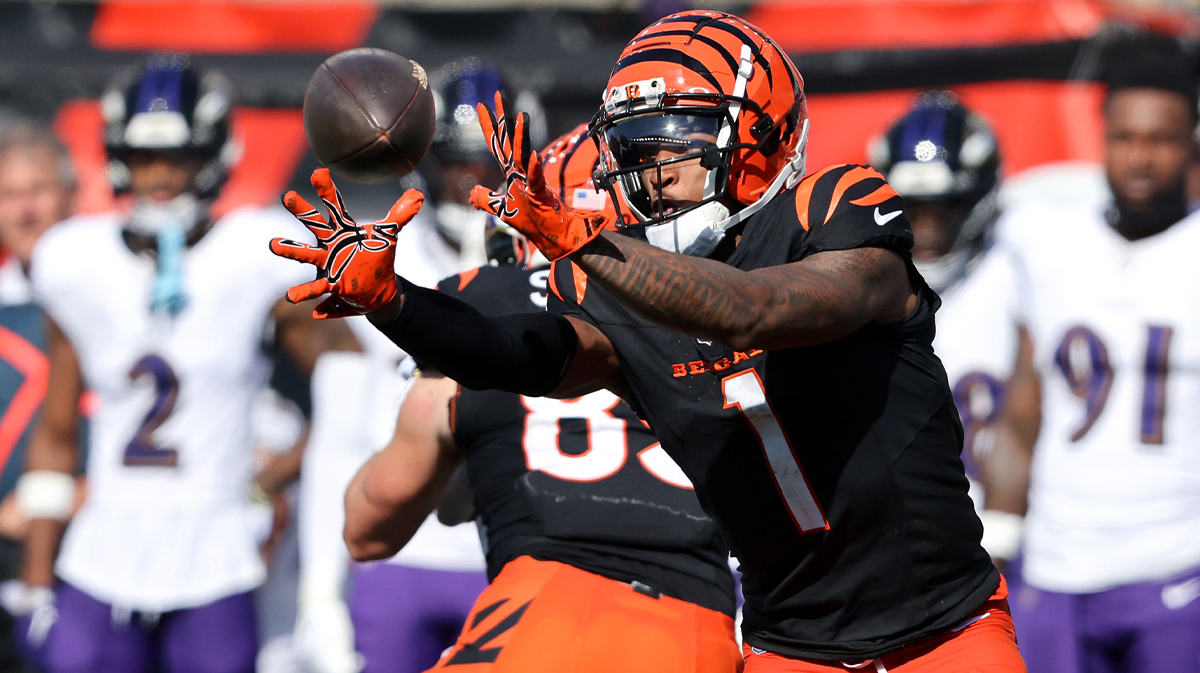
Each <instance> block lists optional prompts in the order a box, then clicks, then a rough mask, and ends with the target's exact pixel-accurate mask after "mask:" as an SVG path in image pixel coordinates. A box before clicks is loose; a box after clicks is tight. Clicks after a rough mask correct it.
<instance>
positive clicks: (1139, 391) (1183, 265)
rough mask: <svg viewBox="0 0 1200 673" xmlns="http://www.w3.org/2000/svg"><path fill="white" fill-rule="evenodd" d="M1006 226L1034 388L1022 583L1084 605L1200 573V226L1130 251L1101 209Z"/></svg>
mask: <svg viewBox="0 0 1200 673" xmlns="http://www.w3.org/2000/svg"><path fill="white" fill-rule="evenodd" d="M1005 219H1006V220H1007V222H1006V223H1005V226H1004V227H1002V233H1003V235H1004V238H1005V241H1006V245H1009V246H1010V247H1011V248H1012V249H1013V250H1014V251H1015V253H1016V259H1017V261H1018V263H1019V268H1020V269H1021V271H1022V275H1023V277H1024V280H1023V282H1024V285H1025V294H1026V305H1025V314H1026V318H1027V325H1028V327H1029V329H1030V335H1031V337H1032V339H1033V343H1034V349H1035V353H1036V355H1035V357H1036V365H1037V369H1038V371H1039V373H1040V375H1041V379H1042V426H1041V433H1040V435H1039V438H1038V443H1037V447H1036V450H1035V453H1034V463H1033V473H1032V483H1031V487H1030V500H1029V512H1028V515H1027V518H1026V527H1025V531H1026V539H1025V545H1026V546H1025V553H1026V560H1025V566H1024V568H1025V571H1024V572H1025V577H1026V579H1027V580H1028V581H1029V583H1030V584H1032V585H1033V586H1035V587H1038V588H1042V589H1046V590H1050V591H1060V592H1070V593H1085V592H1094V591H1101V590H1104V589H1108V588H1111V587H1114V586H1118V585H1122V584H1129V583H1134V582H1143V581H1152V580H1155V579H1161V578H1166V577H1170V576H1172V575H1175V574H1177V573H1180V572H1183V571H1185V570H1187V569H1190V568H1193V567H1195V566H1197V565H1200V414H1197V413H1196V411H1195V410H1196V409H1200V303H1197V302H1196V301H1195V292H1196V288H1197V287H1200V265H1197V264H1196V263H1195V261H1194V260H1193V259H1192V258H1193V257H1194V255H1195V251H1196V250H1197V249H1200V214H1193V215H1191V216H1189V217H1187V218H1185V219H1184V220H1182V221H1181V222H1179V223H1177V224H1175V225H1174V226H1172V227H1171V228H1170V229H1168V230H1167V231H1165V232H1163V233H1160V234H1158V235H1155V236H1151V237H1150V238H1146V239H1143V240H1141V241H1136V242H1130V241H1128V240H1126V239H1125V238H1123V237H1121V236H1120V235H1119V234H1117V233H1116V231H1115V230H1113V229H1112V228H1111V227H1110V226H1109V225H1108V223H1107V221H1106V219H1105V217H1104V211H1103V208H1102V207H1096V206H1088V205H1082V206H1080V205H1076V206H1072V207H1066V206H1050V205H1031V206H1029V207H1026V208H1022V209H1020V210H1017V211H1013V212H1011V213H1009V214H1007V215H1006V218H1005Z"/></svg>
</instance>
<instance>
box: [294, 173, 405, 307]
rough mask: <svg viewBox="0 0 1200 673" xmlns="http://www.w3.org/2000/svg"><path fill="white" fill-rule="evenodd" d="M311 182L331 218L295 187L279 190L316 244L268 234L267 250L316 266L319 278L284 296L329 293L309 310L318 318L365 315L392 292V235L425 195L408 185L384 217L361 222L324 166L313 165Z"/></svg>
mask: <svg viewBox="0 0 1200 673" xmlns="http://www.w3.org/2000/svg"><path fill="white" fill-rule="evenodd" d="M312 184H313V187H316V188H317V194H318V195H319V196H320V197H321V201H323V202H324V204H325V210H326V212H328V213H329V220H326V219H325V218H324V217H322V215H321V213H319V212H318V211H317V209H316V208H314V207H313V206H312V205H311V204H309V202H308V201H306V200H305V199H304V197H302V196H300V195H299V194H297V193H296V192H294V191H290V192H288V193H286V194H284V195H283V206H284V207H285V208H287V209H288V210H289V211H291V213H292V214H293V215H295V216H296V219H298V220H300V222H301V223H302V224H303V225H304V226H305V227H308V230H309V231H311V232H312V233H313V235H314V236H316V237H317V243H316V245H308V244H306V243H300V242H299V241H291V240H288V239H286V238H276V239H272V240H271V252H273V253H275V254H276V255H279V256H280V257H286V258H288V259H294V260H296V261H297V262H304V263H306V264H312V265H313V266H315V267H317V279H316V280H313V281H310V282H308V283H303V284H301V285H297V286H295V287H293V288H292V289H290V290H288V293H287V298H288V301H290V302H292V303H293V304H298V303H300V302H302V301H306V300H308V299H313V298H315V297H319V296H321V295H323V294H325V293H329V297H328V298H327V299H325V301H323V302H321V303H320V304H318V305H317V307H316V309H314V310H313V317H314V318H317V319H323V318H342V317H345V316H348V315H363V314H367V313H371V312H373V311H377V310H379V309H381V308H383V307H384V306H386V305H387V303H388V302H390V301H391V300H392V299H393V298H395V296H396V274H395V270H394V269H393V266H394V264H395V259H396V235H397V234H398V233H400V229H401V228H403V227H404V225H406V224H408V222H409V220H411V219H412V218H413V217H414V216H415V215H416V214H417V211H419V210H420V209H421V204H422V203H423V202H424V200H425V196H424V195H423V194H421V192H419V191H417V190H415V189H410V190H408V191H407V192H405V193H404V195H403V196H401V197H400V200H398V201H396V203H395V205H393V206H392V209H391V210H389V211H388V214H387V217H384V218H383V219H382V220H380V221H378V222H374V223H371V224H362V225H360V224H358V223H357V222H355V221H354V219H353V218H351V217H350V214H349V213H347V212H346V204H345V203H344V202H343V201H342V194H341V192H339V191H338V189H337V187H336V186H334V184H333V179H332V178H330V177H329V170H328V169H325V168H318V169H317V170H316V171H313V174H312Z"/></svg>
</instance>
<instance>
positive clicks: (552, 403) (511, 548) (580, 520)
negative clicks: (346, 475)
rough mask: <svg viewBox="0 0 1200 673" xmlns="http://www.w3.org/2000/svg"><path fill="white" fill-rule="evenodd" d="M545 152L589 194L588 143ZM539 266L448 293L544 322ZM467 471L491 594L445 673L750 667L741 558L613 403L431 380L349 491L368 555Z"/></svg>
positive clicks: (465, 279) (460, 283) (415, 392)
mask: <svg viewBox="0 0 1200 673" xmlns="http://www.w3.org/2000/svg"><path fill="white" fill-rule="evenodd" d="M584 130H586V129H584ZM581 140H582V141H584V142H585V143H586V145H583V146H582V151H580V152H576V151H575V149H576V147H577V145H578V144H579V141H581ZM549 152H550V154H551V157H548V159H549V160H550V161H551V163H552V164H555V163H561V164H562V165H563V166H564V167H566V166H567V165H571V166H573V167H576V166H582V167H583V168H584V170H583V171H581V173H582V179H578V178H577V179H575V180H571V179H570V177H568V178H567V182H568V184H570V185H572V186H574V185H584V184H585V183H586V182H587V181H588V180H590V178H591V168H592V167H593V166H594V165H595V157H596V153H595V148H594V145H593V144H592V143H591V142H590V141H588V140H587V137H586V134H585V133H582V132H581V133H575V134H569V135H568V136H567V137H566V138H564V139H563V141H561V142H559V143H556V144H555V145H553V146H552V147H551V148H550V150H549ZM589 152H590V156H589ZM575 173H576V174H577V175H578V174H579V173H580V171H575ZM556 177H559V174H556ZM586 191H588V192H591V193H592V195H593V196H592V199H593V201H597V200H599V201H601V202H603V200H604V199H603V194H599V195H598V196H599V197H600V198H599V199H597V198H596V196H597V195H596V192H594V191H592V190H590V189H586ZM492 240H499V241H500V242H501V243H503V242H506V241H507V242H508V243H509V245H508V253H509V254H507V255H504V256H505V257H506V258H507V261H509V262H516V261H517V258H520V257H523V255H521V254H513V253H514V252H517V251H521V250H523V246H521V245H520V244H519V243H520V241H519V240H517V239H515V238H514V237H511V236H508V235H507V234H504V233H499V232H498V233H496V234H495V235H493V236H492ZM514 243H516V245H514ZM540 261H541V262H542V268H540V269H537V270H533V269H527V268H523V267H522V266H491V267H483V268H481V269H477V270H473V271H469V272H465V273H462V274H460V275H458V276H454V277H451V278H448V279H446V280H444V281H442V283H441V284H440V285H439V286H438V289H439V290H440V291H442V292H443V293H446V294H448V295H450V296H454V297H457V298H458V299H460V300H462V301H464V302H466V303H467V304H470V305H471V306H474V307H477V308H478V309H479V310H480V311H481V312H483V313H485V314H489V315H503V314H508V313H527V312H541V311H544V310H545V307H546V295H547V290H546V286H547V280H548V277H549V275H550V272H549V269H548V267H549V262H547V261H546V260H545V258H540ZM463 461H465V464H466V471H467V479H468V483H469V485H470V488H471V491H472V492H473V493H474V494H475V498H474V500H475V503H476V506H475V509H476V512H477V513H478V517H479V520H480V523H481V524H482V527H483V530H484V533H485V543H484V548H485V549H486V550H487V560H488V575H489V578H490V579H491V580H492V584H491V586H490V587H489V588H488V589H487V590H486V591H484V593H483V594H482V595H481V596H480V597H479V599H478V600H477V601H476V603H475V607H474V609H473V610H472V613H471V615H470V616H469V617H468V619H467V623H466V625H465V626H464V628H463V633H462V635H461V636H460V637H459V639H458V642H457V643H456V645H455V646H454V648H453V649H451V650H450V651H449V652H448V653H446V654H445V655H444V656H443V657H442V660H441V662H440V663H439V664H438V666H437V667H436V668H437V669H442V668H444V669H447V670H449V671H459V670H467V669H464V668H463V666H465V665H467V664H471V665H473V666H472V667H470V670H487V671H490V672H492V673H499V672H500V671H514V672H518V671H519V672H525V671H579V672H581V673H584V672H587V671H593V672H597V673H598V672H601V671H620V672H621V673H629V672H632V671H646V672H647V673H651V672H653V673H663V672H672V671H675V672H679V673H693V672H695V673H700V672H705V673H707V672H711V673H734V672H735V671H737V670H740V669H741V665H742V660H741V656H740V654H739V652H738V650H737V644H736V642H735V640H734V634H733V618H732V615H733V610H734V601H733V579H732V576H731V575H730V571H729V566H728V563H727V560H728V556H729V552H728V550H727V549H726V547H725V545H724V543H723V542H722V541H721V539H720V536H719V534H718V531H717V527H716V525H715V524H714V523H713V521H712V519H710V518H709V517H708V516H707V515H705V513H704V511H703V510H701V509H700V504H699V503H698V502H697V500H696V496H695V494H694V493H693V491H692V486H691V483H690V482H689V481H688V480H687V477H685V476H684V474H683V472H681V471H680V470H679V468H678V467H677V466H676V465H675V463H674V462H672V461H671V459H670V458H669V457H668V456H667V455H666V453H665V452H664V451H663V449H662V447H661V446H659V444H658V441H657V440H656V439H655V438H654V435H653V434H651V432H650V430H649V428H647V427H646V425H645V424H644V423H642V422H641V421H640V420H638V418H637V417H636V416H634V414H633V412H632V411H630V409H629V407H628V406H626V405H625V404H624V403H622V402H621V401H620V399H619V398H617V397H616V396H615V395H613V394H612V393H609V392H606V391H598V392H595V393H592V394H590V395H586V396H584V397H580V398H577V399H571V400H555V399H546V398H530V397H522V396H520V395H515V394H513V393H506V392H500V391H478V392H477V391H472V390H467V389H459V387H458V385H457V384H456V383H454V382H453V381H451V380H449V379H446V378H442V377H440V376H437V375H436V374H432V373H430V372H425V373H423V374H422V375H421V376H420V377H419V378H418V379H417V380H416V382H415V383H414V385H413V387H412V388H411V389H410V391H409V393H408V397H407V399H406V402H405V404H404V406H403V407H402V408H401V411H400V417H399V420H398V422H397V427H396V434H395V436H394V438H393V440H392V442H391V443H390V444H389V445H388V447H387V448H385V449H384V450H383V451H382V452H381V453H380V454H378V455H377V456H375V457H374V458H373V459H372V460H371V461H370V462H368V463H367V464H366V465H365V466H364V467H363V468H362V470H360V472H359V474H358V475H357V477H356V478H355V479H354V481H353V482H352V483H351V486H350V488H349V490H348V492H347V497H346V541H347V543H348V544H349V546H350V550H351V552H352V553H353V554H354V556H355V557H356V558H358V559H359V560H368V559H377V558H385V557H387V556H390V555H392V554H394V553H396V552H397V551H399V549H400V547H402V546H403V545H404V543H405V542H407V540H408V538H409V537H410V536H411V535H412V534H413V533H414V532H415V531H416V529H417V527H418V526H419V525H420V523H421V522H422V521H424V519H425V517H426V516H427V515H428V514H429V511H430V510H431V509H432V507H433V504H434V503H435V502H436V501H437V498H438V496H439V495H440V494H441V493H443V492H444V490H445V488H444V487H445V485H446V483H447V480H448V478H449V476H450V474H451V473H452V472H453V471H454V470H455V467H456V465H458V464H460V463H461V462H463Z"/></svg>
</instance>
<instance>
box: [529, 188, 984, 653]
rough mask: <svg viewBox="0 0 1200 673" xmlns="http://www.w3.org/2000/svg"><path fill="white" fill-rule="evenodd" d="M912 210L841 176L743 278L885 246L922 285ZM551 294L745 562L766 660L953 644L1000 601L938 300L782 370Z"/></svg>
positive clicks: (799, 193)
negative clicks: (606, 355)
mask: <svg viewBox="0 0 1200 673" xmlns="http://www.w3.org/2000/svg"><path fill="white" fill-rule="evenodd" d="M901 208H902V202H901V199H900V197H899V196H898V195H897V194H896V192H895V191H894V190H892V188H891V187H890V186H889V185H887V183H886V182H885V181H884V180H883V177H882V176H881V175H880V174H879V173H878V172H876V171H874V170H872V169H869V168H866V167H862V166H852V165H838V166H833V167H830V168H828V169H826V170H824V171H822V172H820V173H817V174H815V175H812V176H809V177H808V178H806V179H805V180H803V181H801V182H800V183H799V184H798V185H797V186H796V187H794V188H793V189H791V190H787V191H784V192H783V193H781V194H779V195H778V196H777V197H775V198H774V199H773V200H772V201H771V202H770V203H769V204H767V205H766V206H765V207H764V208H763V209H762V210H761V211H760V212H758V213H756V214H754V215H753V216H751V217H750V218H749V219H748V221H747V224H746V226H745V229H744V232H743V235H742V239H741V241H740V242H739V244H738V246H737V248H736V249H735V251H734V252H733V254H732V255H731V256H730V258H729V259H728V260H727V263H728V264H730V265H732V266H734V267H737V268H739V269H743V270H751V269H758V268H763V267H770V266H778V265H782V264H787V263H789V262H795V261H798V260H801V259H803V258H805V257H806V256H808V255H811V254H814V253H817V252H821V251H827V250H844V249H852V248H858V247H867V246H876V247H883V248H887V249H891V250H894V251H896V252H897V253H899V254H900V255H901V256H903V257H904V258H905V259H906V260H907V261H908V266H909V269H910V274H912V275H913V278H919V277H920V276H919V274H917V273H916V270H915V268H914V267H913V266H912V263H911V258H910V248H911V246H912V233H911V229H910V226H909V223H908V220H907V217H906V216H905V215H904V214H903V213H902V210H901ZM921 285H922V286H924V282H923V281H921ZM551 289H552V290H553V292H552V296H551V298H550V306H551V310H553V311H556V312H558V313H562V314H566V315H572V316H576V317H579V318H581V319H584V320H587V321H589V322H591V323H593V324H595V325H596V326H597V327H599V329H600V330H601V331H603V332H604V334H605V335H607V336H608V338H609V339H610V340H611V341H612V343H613V345H614V347H615V348H616V351H617V355H618V357H619V358H620V362H621V368H622V370H623V372H624V374H625V377H626V379H627V380H628V383H629V385H630V387H631V388H632V390H633V394H634V398H635V399H634V400H633V402H635V404H636V405H637V407H638V410H639V412H640V413H641V414H643V417H644V418H646V419H647V420H648V421H649V423H650V427H651V428H653V429H654V431H655V433H656V434H657V436H658V438H659V439H660V440H661V441H662V444H663V446H664V447H665V448H666V450H667V452H668V453H669V454H670V455H671V456H672V457H673V458H674V459H675V461H676V462H677V463H678V464H679V465H680V467H681V468H682V469H683V470H684V472H685V473H686V474H687V475H688V477H689V478H690V479H691V480H692V482H693V483H694V484H695V486H696V494H697V496H698V497H699V498H700V502H701V504H702V505H703V506H704V509H705V510H706V511H707V512H709V514H711V515H712V516H713V518H714V519H715V520H716V521H717V522H718V524H719V525H720V526H721V529H722V532H723V534H724V536H725V540H726V542H728V543H729V547H730V550H731V551H732V552H733V554H734V555H735V556H736V557H737V558H738V560H739V561H740V562H741V570H742V572H743V577H742V590H743V594H744V596H745V600H746V603H745V606H744V608H743V610H744V617H743V633H744V635H745V639H746V641H747V642H748V643H749V644H751V645H755V646H758V647H762V648H764V649H767V650H770V651H773V652H778V653H782V654H790V655H792V656H798V657H806V658H813V659H825V660H861V659H866V658H872V657H876V656H879V655H882V654H884V653H887V652H890V651H894V650H896V649H899V648H901V647H904V646H906V645H908V644H911V643H913V642H916V641H919V640H922V639H925V638H928V637H930V636H931V635H933V634H936V633H939V632H941V631H944V630H946V629H948V628H951V627H953V626H954V625H956V624H957V623H959V622H960V621H961V620H963V619H964V618H965V617H967V616H968V615H969V614H970V613H971V612H972V611H973V610H975V609H976V608H978V607H979V606H980V605H981V604H982V603H983V602H984V601H985V600H986V599H987V598H988V597H989V596H990V595H991V594H992V593H993V592H994V591H995V589H996V588H997V587H998V584H999V575H998V573H997V571H996V569H995V568H994V567H993V566H992V564H991V562H990V560H989V558H988V556H987V554H986V553H985V552H984V551H983V549H982V547H980V544H979V541H980V537H981V536H982V532H983V529H982V526H981V525H980V523H979V519H978V518H977V517H976V515H975V512H974V509H973V507H972V505H971V500H970V498H969V497H968V496H967V479H966V476H965V475H964V473H963V466H962V461H961V459H960V457H959V453H960V451H961V449H962V427H961V425H960V424H959V421H958V415H957V411H956V410H955V407H954V403H953V401H952V395H951V391H950V387H949V385H948V383H947V380H946V373H945V370H944V369H943V367H942V364H941V361H939V360H938V358H937V357H936V356H935V355H934V352H933V347H932V341H933V335H934V312H935V311H936V310H937V307H938V306H939V304H940V301H941V300H940V299H939V298H938V297H937V295H936V294H935V293H934V292H933V291H932V290H930V289H929V288H928V287H923V288H922V290H921V291H920V293H919V301H918V307H917V308H916V309H915V310H914V312H913V313H912V315H910V316H909V317H908V318H906V319H905V320H903V321H900V322H897V323H894V324H886V325H883V324H870V325H867V326H866V327H863V328H862V329H860V330H858V331H857V332H855V333H853V334H850V335H849V336H846V337H844V338H841V339H838V340H836V341H833V342H830V343H827V344H823V345H819V346H813V347H806V348H791V349H781V350H773V351H769V352H763V351H761V350H757V349H750V350H746V351H744V352H738V351H733V350H731V349H729V348H726V347H724V346H722V345H721V344H719V343H716V342H713V341H708V340H704V339H696V338H692V337H688V336H685V335H683V334H680V333H677V332H672V331H669V330H667V329H664V328H662V327H659V326H657V325H654V324H652V323H650V322H647V321H646V320H643V319H641V318H640V317H638V316H637V315H635V314H634V313H633V312H632V311H630V310H628V309H626V308H625V307H624V306H622V305H621V304H620V303H619V302H618V301H617V300H616V299H615V298H614V297H613V296H612V295H611V294H607V293H606V292H605V291H604V290H603V289H602V288H601V287H599V286H598V284H595V283H593V284H591V285H589V284H588V282H587V277H586V276H585V275H584V274H583V273H582V271H581V270H580V269H579V268H578V267H575V266H573V265H572V264H571V263H570V262H569V261H564V262H560V263H558V264H556V265H555V268H554V274H553V276H552V279H551Z"/></svg>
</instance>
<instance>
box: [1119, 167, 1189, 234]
mask: <svg viewBox="0 0 1200 673" xmlns="http://www.w3.org/2000/svg"><path fill="white" fill-rule="evenodd" d="M1187 214H1188V202H1187V191H1186V189H1185V184H1184V180H1183V178H1182V176H1181V177H1180V179H1179V183H1178V184H1176V185H1175V186H1174V187H1172V188H1171V189H1168V190H1167V191H1166V192H1163V193H1162V194H1160V195H1158V197H1157V198H1155V199H1154V201H1153V202H1152V203H1151V204H1150V207H1149V208H1146V209H1144V210H1129V209H1127V208H1124V207H1123V206H1122V205H1121V200H1120V199H1116V200H1115V201H1114V203H1113V205H1112V206H1111V207H1110V208H1109V209H1108V221H1109V224H1111V225H1112V226H1113V228H1114V229H1116V230H1117V233H1119V234H1121V235H1122V236H1124V237H1125V238H1127V239H1129V240H1131V241H1136V240H1138V239H1142V238H1146V237H1147V236H1153V235H1154V234H1157V233H1160V232H1163V231H1166V229H1167V227H1170V226H1171V225H1172V224H1175V223H1176V222H1178V221H1180V220H1182V219H1183V218H1184V217H1186V216H1187Z"/></svg>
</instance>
